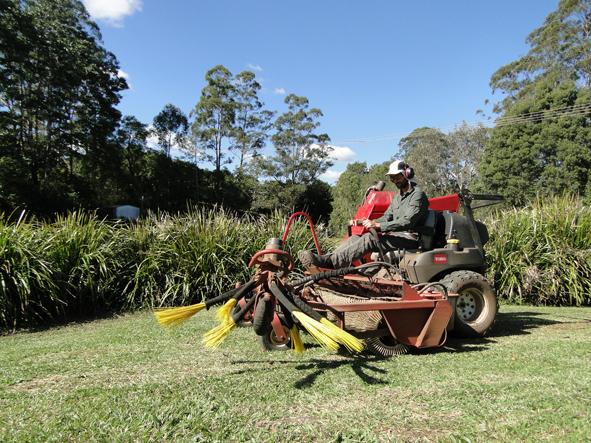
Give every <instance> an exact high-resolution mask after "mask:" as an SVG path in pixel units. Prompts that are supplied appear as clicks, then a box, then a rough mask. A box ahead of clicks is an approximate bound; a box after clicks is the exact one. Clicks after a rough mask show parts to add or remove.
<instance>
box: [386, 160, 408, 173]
mask: <svg viewBox="0 0 591 443" xmlns="http://www.w3.org/2000/svg"><path fill="white" fill-rule="evenodd" d="M405 169H406V164H405V163H404V162H403V161H402V160H394V161H393V162H392V163H390V167H389V168H388V172H386V175H396V174H402V173H403V172H404V170H405Z"/></svg>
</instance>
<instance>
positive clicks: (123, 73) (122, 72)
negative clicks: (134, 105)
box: [117, 69, 129, 80]
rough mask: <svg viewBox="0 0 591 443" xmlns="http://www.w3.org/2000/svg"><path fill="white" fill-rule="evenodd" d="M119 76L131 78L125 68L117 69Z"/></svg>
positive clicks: (126, 78)
mask: <svg viewBox="0 0 591 443" xmlns="http://www.w3.org/2000/svg"><path fill="white" fill-rule="evenodd" d="M117 76H119V77H121V78H124V79H125V80H129V74H128V73H127V72H125V71H124V70H123V69H119V70H118V71H117Z"/></svg>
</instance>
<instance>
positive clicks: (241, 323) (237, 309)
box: [232, 304, 252, 328]
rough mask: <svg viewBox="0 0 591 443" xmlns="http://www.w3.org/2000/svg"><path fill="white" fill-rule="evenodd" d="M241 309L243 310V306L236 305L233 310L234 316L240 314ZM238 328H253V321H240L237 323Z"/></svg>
mask: <svg viewBox="0 0 591 443" xmlns="http://www.w3.org/2000/svg"><path fill="white" fill-rule="evenodd" d="M240 309H242V306H240V305H239V304H236V306H234V309H232V315H236V314H238V313H239V312H240ZM251 317H252V316H251ZM236 326H238V327H239V328H248V327H250V326H252V320H240V321H239V322H238V323H236Z"/></svg>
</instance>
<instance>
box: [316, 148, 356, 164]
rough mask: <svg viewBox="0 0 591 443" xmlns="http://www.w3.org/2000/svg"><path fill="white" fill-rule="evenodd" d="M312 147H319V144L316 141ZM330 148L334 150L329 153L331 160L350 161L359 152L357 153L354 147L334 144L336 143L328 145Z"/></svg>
mask: <svg viewBox="0 0 591 443" xmlns="http://www.w3.org/2000/svg"><path fill="white" fill-rule="evenodd" d="M310 146H311V147H312V148H316V147H318V145H317V144H316V143H312V144H311V145H310ZM327 146H329V147H330V148H332V151H330V153H329V154H328V157H329V158H330V159H331V160H334V161H336V162H349V161H351V160H353V158H355V156H356V155H357V154H355V151H353V149H351V148H349V147H347V146H334V145H327Z"/></svg>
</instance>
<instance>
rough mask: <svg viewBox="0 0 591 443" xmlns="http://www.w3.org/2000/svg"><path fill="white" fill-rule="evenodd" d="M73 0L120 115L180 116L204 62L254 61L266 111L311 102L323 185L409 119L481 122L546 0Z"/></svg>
mask: <svg viewBox="0 0 591 443" xmlns="http://www.w3.org/2000/svg"><path fill="white" fill-rule="evenodd" d="M84 3H85V4H86V5H87V8H88V9H89V12H90V13H91V15H92V16H93V18H95V20H96V21H97V23H98V24H99V26H100V28H101V32H102V34H103V40H104V44H105V46H106V47H107V49H109V50H110V51H111V52H113V53H114V54H115V55H116V56H117V58H118V59H119V61H120V64H121V70H122V71H123V72H124V73H125V75H127V76H128V82H129V83H130V85H131V89H130V90H129V91H126V92H125V93H124V95H123V100H122V102H121V104H120V109H121V111H122V112H123V113H125V114H131V115H135V116H136V117H137V118H139V119H140V120H141V121H143V122H145V123H149V122H151V121H152V119H153V117H154V115H156V114H157V113H158V112H159V111H160V110H161V109H162V107H163V106H164V105H165V104H167V103H173V104H175V105H177V106H178V107H180V108H181V109H182V110H183V111H185V112H187V113H188V112H189V111H190V110H191V109H192V108H193V107H194V105H195V104H196V103H197V101H198V99H199V93H200V91H201V88H202V87H203V86H204V75H205V72H206V71H207V70H208V69H210V68H211V67H213V66H215V65H217V64H223V65H224V66H226V67H227V68H228V69H230V71H232V73H234V74H236V73H238V72H240V71H242V70H245V69H250V70H254V71H255V73H256V74H257V77H258V78H259V81H261V82H262V85H263V91H262V94H261V97H262V99H263V101H264V102H265V104H266V105H267V107H268V108H269V109H272V110H277V111H279V112H282V111H284V110H285V108H284V106H283V99H284V97H285V94H289V93H295V94H298V95H304V96H306V97H308V99H309V100H310V104H311V106H314V107H318V108H320V109H321V110H322V112H323V113H324V117H323V118H322V120H321V123H322V127H321V130H322V131H323V132H326V133H328V134H329V136H330V137H331V139H332V143H333V144H334V145H335V146H336V147H337V149H336V150H335V154H336V156H337V159H336V161H335V165H334V166H333V167H332V168H331V170H330V171H329V172H328V173H327V174H326V175H325V177H324V178H325V179H326V180H327V181H329V182H334V179H335V178H336V177H337V176H338V173H340V172H342V171H343V170H344V169H345V168H346V164H347V163H348V162H350V161H366V162H368V164H374V163H378V162H382V161H385V160H388V159H389V158H390V157H392V156H393V155H394V154H395V152H396V149H397V144H398V140H399V139H400V138H401V137H403V136H405V135H407V134H408V133H410V132H411V131H412V130H413V129H415V128H418V127H422V126H431V127H436V128H440V129H441V130H443V131H449V130H450V129H453V127H454V126H456V125H457V124H459V123H461V122H462V121H467V122H469V123H474V122H478V121H485V120H484V118H483V117H482V116H478V115H476V110H477V109H483V110H485V111H486V110H488V111H489V110H490V106H489V107H486V106H485V105H484V101H485V100H486V99H487V98H488V99H490V98H492V99H494V98H495V97H494V96H492V95H491V90H490V87H489V85H488V84H489V80H490V76H491V74H492V73H493V72H494V71H495V70H496V69H497V68H499V67H500V66H502V65H503V64H506V63H508V62H510V61H512V60H514V59H516V58H517V57H519V56H521V55H524V54H525V53H526V52H527V50H528V46H527V44H526V41H525V39H526V37H527V35H528V34H529V33H530V32H531V31H532V30H533V29H534V28H536V27H538V26H540V25H541V24H542V23H543V20H544V18H545V17H546V16H547V15H548V13H550V12H551V11H553V10H555V9H556V7H557V5H558V0H494V1H488V2H485V1H477V0H471V1H469V0H457V1H452V0H448V1H435V0H431V1H412V2H411V1H394V0H391V1H385V0H383V1H367V2H353V1H342V0H341V1H332V0H330V1H328V0H324V1H323V0H317V1H307V0H300V1H297V2H295V1H279V0H277V1H267V0H265V1H263V0H261V1H255V0H252V1H246V0H242V1H239V0H233V1H230V0H215V1H214V0H192V1H189V0H185V1H181V0H168V1H162V0H159V1H157V0H143V1H141V0H84ZM488 124H490V122H489V123H488Z"/></svg>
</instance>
